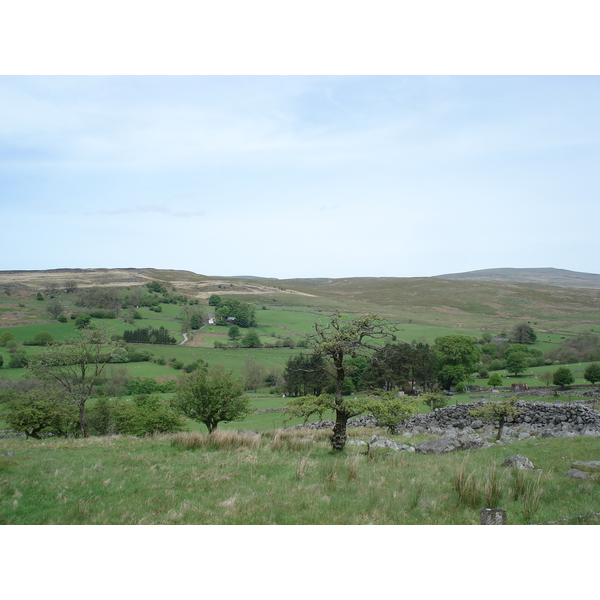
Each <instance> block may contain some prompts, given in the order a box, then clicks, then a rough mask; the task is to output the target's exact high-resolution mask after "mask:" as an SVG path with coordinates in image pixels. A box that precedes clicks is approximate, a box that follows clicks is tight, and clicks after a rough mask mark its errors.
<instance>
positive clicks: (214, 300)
mask: <svg viewBox="0 0 600 600" xmlns="http://www.w3.org/2000/svg"><path fill="white" fill-rule="evenodd" d="M208 304H209V305H210V306H219V304H221V296H217V294H213V295H212V296H211V297H210V298H209V299H208Z"/></svg>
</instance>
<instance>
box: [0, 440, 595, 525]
mask: <svg viewBox="0 0 600 600" xmlns="http://www.w3.org/2000/svg"><path fill="white" fill-rule="evenodd" d="M217 433H218V435H216V436H207V435H200V434H198V433H187V434H179V435H178V436H161V437H153V438H145V439H139V438H127V437H118V436H117V437H107V438H89V439H86V440H83V439H55V440H45V441H41V442H40V441H34V440H21V439H18V440H17V439H12V440H0V454H2V455H1V456H0V523H1V524H11V525H19V524H280V525H283V524H388V525H389V524H438V525H441V524H478V523H479V511H480V509H482V508H485V507H487V506H488V504H489V502H493V505H494V506H495V507H501V508H504V509H506V510H507V513H508V519H509V523H511V524H524V523H537V522H545V521H558V520H560V519H564V518H568V517H573V516H577V515H582V514H588V513H595V512H600V500H599V498H600V494H599V492H600V482H598V481H597V480H575V479H570V478H566V477H564V474H565V472H566V471H567V470H568V469H569V467H570V465H571V462H572V461H574V460H598V459H600V452H599V446H598V440H597V439H589V438H587V439H586V438H557V439H552V438H548V439H542V440H528V441H523V442H518V443H514V444H511V445H509V446H500V447H493V448H488V449H485V450H479V451H468V452H460V453H452V454H447V455H443V456H429V455H418V454H414V453H405V452H403V453H395V452H391V451H390V452H386V451H377V452H376V451H372V452H371V453H366V452H365V446H351V445H349V446H347V449H346V451H345V452H344V453H342V454H334V453H332V452H331V450H330V449H329V444H328V441H327V435H328V432H325V431H323V432H316V433H315V432H308V431H300V432H285V433H282V432H269V433H268V434H264V435H262V436H238V435H237V434H235V433H234V432H226V431H223V432H217ZM372 433H373V430H362V431H361V430H357V431H354V432H353V434H354V435H356V436H359V437H361V438H362V439H368V438H369V436H370V435H371V434H372ZM415 441H416V440H415ZM6 453H13V454H12V455H9V456H7V455H6ZM516 453H522V454H525V455H526V456H528V457H529V458H530V459H531V460H532V461H533V463H534V464H535V466H536V467H539V468H541V469H542V471H543V472H542V473H541V474H538V473H534V472H516V471H512V470H507V469H505V468H504V467H502V466H501V465H502V461H503V459H504V458H505V457H506V456H509V455H512V454H516ZM486 497H487V500H486ZM578 522H579V521H573V522H572V523H578ZM586 522H591V523H593V522H595V520H594V519H591V520H588V521H586Z"/></svg>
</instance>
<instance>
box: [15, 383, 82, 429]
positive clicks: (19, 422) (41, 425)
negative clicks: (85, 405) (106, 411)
mask: <svg viewBox="0 0 600 600" xmlns="http://www.w3.org/2000/svg"><path fill="white" fill-rule="evenodd" d="M8 409H9V413H8V414H7V415H6V416H5V417H4V418H5V419H6V422H7V423H8V424H9V425H10V426H11V427H12V428H13V429H14V430H15V431H18V432H21V433H24V434H25V435H26V436H27V437H32V438H35V439H38V440H39V439H41V437H42V435H44V434H52V435H58V436H66V435H69V434H74V433H75V432H76V431H77V430H78V428H79V418H78V411H77V409H76V408H75V406H74V405H73V404H71V403H69V402H66V401H65V400H63V399H62V398H61V397H60V396H59V395H58V394H57V392H56V391H54V390H48V389H44V388H34V389H32V390H30V391H28V392H21V393H17V394H15V395H14V396H13V399H12V400H11V401H9V402H8Z"/></svg>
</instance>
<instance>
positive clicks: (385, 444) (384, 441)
mask: <svg viewBox="0 0 600 600" xmlns="http://www.w3.org/2000/svg"><path fill="white" fill-rule="evenodd" d="M369 448H391V449H392V450H396V451H401V450H402V451H407V452H414V451H415V449H414V448H413V447H412V446H408V445H407V444H396V442H394V440H390V439H389V438H380V437H378V436H376V435H374V436H373V437H372V438H371V439H370V440H369Z"/></svg>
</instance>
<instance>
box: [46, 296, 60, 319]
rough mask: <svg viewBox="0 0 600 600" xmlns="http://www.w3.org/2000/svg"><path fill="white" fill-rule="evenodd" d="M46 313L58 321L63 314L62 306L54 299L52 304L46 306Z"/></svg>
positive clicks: (51, 301)
mask: <svg viewBox="0 0 600 600" xmlns="http://www.w3.org/2000/svg"><path fill="white" fill-rule="evenodd" d="M46 312H47V313H48V314H49V315H50V316H51V317H52V318H53V319H58V317H60V315H62V312H63V307H62V304H61V303H60V302H59V301H58V300H57V299H56V298H54V299H53V300H50V302H49V303H48V305H47V306H46Z"/></svg>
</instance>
